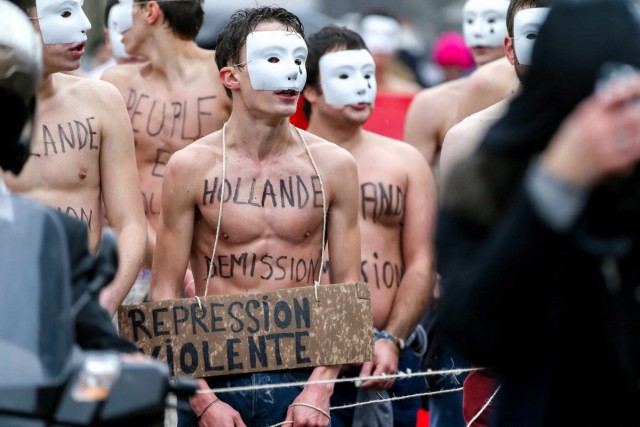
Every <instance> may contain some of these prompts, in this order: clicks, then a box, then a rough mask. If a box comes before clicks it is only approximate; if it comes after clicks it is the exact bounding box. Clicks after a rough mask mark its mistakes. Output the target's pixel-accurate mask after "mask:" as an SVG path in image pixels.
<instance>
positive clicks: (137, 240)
mask: <svg viewBox="0 0 640 427" xmlns="http://www.w3.org/2000/svg"><path fill="white" fill-rule="evenodd" d="M96 83H98V82H96ZM96 89H98V88H96ZM99 89H100V93H102V92H104V103H105V104H104V105H105V106H107V107H105V119H104V122H103V126H102V129H101V132H102V143H101V148H100V150H101V151H100V181H101V186H102V198H103V201H104V205H105V209H106V214H107V217H108V218H109V224H110V225H111V226H112V227H113V228H114V229H115V230H116V234H117V235H118V253H119V261H118V273H117V274H116V277H115V278H114V280H113V282H111V283H110V284H109V286H107V287H106V288H105V289H104V290H103V291H102V293H101V295H100V302H101V304H102V305H103V307H105V308H106V309H107V311H108V312H109V314H111V315H113V314H115V312H116V311H117V310H118V307H119V306H120V304H121V303H122V301H123V300H124V298H125V297H126V296H127V293H128V292H129V290H130V289H131V286H133V282H134V281H135V279H136V277H137V276H138V271H139V270H140V266H141V265H142V261H143V258H144V251H145V245H146V241H147V228H146V220H145V217H144V209H143V204H142V196H141V194H140V186H139V185H138V170H137V167H136V160H135V159H136V157H135V149H134V144H133V131H132V130H131V123H130V122H129V116H128V115H127V110H126V107H125V105H124V101H123V100H122V97H121V96H120V94H119V93H118V91H117V90H116V89H115V88H114V87H113V86H111V85H107V84H104V83H100V87H99Z"/></svg>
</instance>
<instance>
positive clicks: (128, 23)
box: [114, 0, 133, 34]
mask: <svg viewBox="0 0 640 427" xmlns="http://www.w3.org/2000/svg"><path fill="white" fill-rule="evenodd" d="M119 4H120V8H119V12H118V16H117V17H116V21H117V22H118V32H119V33H120V34H124V32H125V31H127V30H130V29H131V27H133V0H120V3H119ZM114 8H115V6H114Z"/></svg>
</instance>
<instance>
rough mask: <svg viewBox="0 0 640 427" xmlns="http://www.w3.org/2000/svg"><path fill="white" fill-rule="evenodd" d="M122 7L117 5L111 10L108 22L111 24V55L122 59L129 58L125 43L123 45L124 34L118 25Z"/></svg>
mask: <svg viewBox="0 0 640 427" xmlns="http://www.w3.org/2000/svg"><path fill="white" fill-rule="evenodd" d="M121 7H122V6H121V5H120V4H119V3H116V4H114V5H113V7H111V10H109V18H108V20H107V22H108V24H109V42H110V43H111V53H113V56H114V57H116V58H118V59H122V58H128V57H129V55H127V51H126V50H125V49H124V43H122V33H121V32H120V27H119V25H118V18H119V16H120V8H121Z"/></svg>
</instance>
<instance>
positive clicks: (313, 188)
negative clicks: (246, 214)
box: [202, 175, 322, 209]
mask: <svg viewBox="0 0 640 427" xmlns="http://www.w3.org/2000/svg"><path fill="white" fill-rule="evenodd" d="M222 187H223V186H222V185H220V180H219V179H218V178H214V179H213V180H209V179H205V180H204V190H203V194H202V204H203V205H204V206H207V205H212V204H213V203H214V200H218V201H220V200H221V198H222V191H223V190H222ZM224 203H234V204H237V205H250V206H256V207H263V208H264V207H273V208H277V207H280V208H297V209H303V208H305V207H307V206H313V207H314V208H321V207H322V189H321V187H320V178H318V177H317V176H309V177H302V176H299V175H296V176H288V177H286V178H277V179H269V178H243V177H237V178H235V179H233V178H232V179H225V180H224Z"/></svg>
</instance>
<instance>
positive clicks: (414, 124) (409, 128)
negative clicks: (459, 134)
mask: <svg viewBox="0 0 640 427" xmlns="http://www.w3.org/2000/svg"><path fill="white" fill-rule="evenodd" d="M437 103H438V99H437V92H435V91H434V90H433V89H425V90H423V91H421V92H420V93H418V94H417V95H416V96H415V97H414V98H413V101H412V102H411V105H410V106H409V111H408V112H407V118H406V120H405V125H404V140H405V141H406V142H408V143H409V144H411V145H413V146H414V147H416V148H417V149H418V151H420V153H422V156H423V157H424V158H425V159H426V160H427V162H429V164H433V163H434V161H435V160H436V158H437V156H436V154H437V153H438V149H439V146H440V142H441V141H440V136H441V129H442V126H443V122H444V121H445V117H444V110H443V108H442V106H440V107H441V108H438V105H437Z"/></svg>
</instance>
